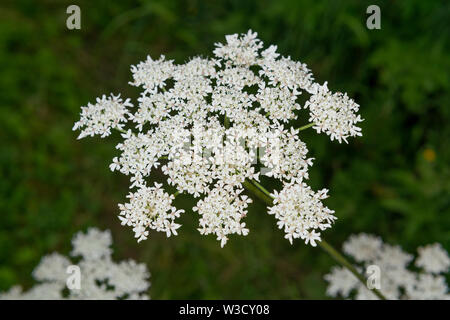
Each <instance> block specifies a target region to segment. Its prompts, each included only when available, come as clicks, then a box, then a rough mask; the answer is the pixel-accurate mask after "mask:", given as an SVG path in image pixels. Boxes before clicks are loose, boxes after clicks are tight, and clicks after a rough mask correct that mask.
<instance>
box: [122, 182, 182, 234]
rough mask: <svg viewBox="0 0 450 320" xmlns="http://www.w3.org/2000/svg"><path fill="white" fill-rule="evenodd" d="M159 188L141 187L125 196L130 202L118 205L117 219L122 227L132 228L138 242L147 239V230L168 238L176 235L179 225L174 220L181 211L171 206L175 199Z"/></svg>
mask: <svg viewBox="0 0 450 320" xmlns="http://www.w3.org/2000/svg"><path fill="white" fill-rule="evenodd" d="M161 186H162V185H160V184H157V183H155V186H154V187H142V188H140V189H139V190H138V191H137V192H135V193H130V194H129V195H128V196H127V198H129V199H130V202H128V203H125V204H119V207H120V215H119V219H120V220H121V221H122V224H123V225H128V226H132V227H133V231H134V232H135V237H136V238H138V242H140V241H142V240H145V239H147V236H148V229H154V230H156V231H162V232H165V233H166V234H167V236H168V237H170V235H172V234H174V235H177V231H176V230H177V229H178V228H179V227H180V225H179V224H177V223H175V218H178V217H179V216H180V213H182V212H183V210H177V209H176V208H175V207H173V206H172V201H173V199H174V198H175V197H174V196H173V195H169V194H168V193H166V192H165V191H164V190H163V189H161Z"/></svg>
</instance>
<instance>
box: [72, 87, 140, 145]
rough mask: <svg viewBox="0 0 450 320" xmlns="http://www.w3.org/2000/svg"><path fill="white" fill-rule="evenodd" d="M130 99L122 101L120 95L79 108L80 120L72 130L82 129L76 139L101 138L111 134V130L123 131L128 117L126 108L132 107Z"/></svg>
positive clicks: (98, 99) (103, 98) (104, 98)
mask: <svg viewBox="0 0 450 320" xmlns="http://www.w3.org/2000/svg"><path fill="white" fill-rule="evenodd" d="M132 106H133V105H132V104H131V103H130V99H126V100H125V101H123V100H122V99H121V98H120V95H117V96H114V95H111V96H110V97H108V98H107V97H106V96H105V95H103V96H102V98H101V99H100V98H97V103H96V104H91V103H88V105H87V107H81V116H80V120H79V121H78V122H76V123H75V125H74V126H73V130H77V129H82V130H81V133H80V135H79V136H78V139H82V138H84V137H86V136H91V137H93V136H94V135H101V137H102V138H104V137H106V136H109V135H110V134H111V129H123V126H124V123H125V122H127V119H126V116H127V115H129V112H128V109H127V107H132Z"/></svg>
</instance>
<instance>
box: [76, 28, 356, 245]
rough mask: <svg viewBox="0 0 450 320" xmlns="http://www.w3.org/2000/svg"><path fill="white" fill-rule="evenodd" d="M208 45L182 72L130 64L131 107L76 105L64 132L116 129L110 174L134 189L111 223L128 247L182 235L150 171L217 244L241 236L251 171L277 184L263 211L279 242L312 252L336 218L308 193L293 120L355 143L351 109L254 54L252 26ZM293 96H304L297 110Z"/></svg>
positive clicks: (322, 194) (293, 65)
mask: <svg viewBox="0 0 450 320" xmlns="http://www.w3.org/2000/svg"><path fill="white" fill-rule="evenodd" d="M215 46H216V48H215V50H214V51H213V53H214V56H213V58H203V57H195V58H193V59H191V60H190V61H188V62H186V63H184V64H181V65H177V64H175V63H174V62H173V61H172V60H167V59H166V58H165V57H164V56H161V57H160V58H159V59H156V60H155V59H152V58H151V57H150V56H149V57H147V59H146V60H145V61H143V62H141V63H139V64H137V65H136V66H132V67H131V71H132V75H133V81H131V82H130V84H131V85H133V86H137V87H140V88H142V90H143V91H142V93H141V96H140V97H139V99H138V103H137V106H135V107H132V106H131V103H130V101H129V99H126V100H122V99H121V98H120V97H119V96H113V95H111V97H109V98H105V97H102V98H101V99H97V103H96V104H88V106H87V107H83V108H82V113H81V119H80V121H78V122H77V123H76V124H75V126H74V130H76V129H80V130H81V134H80V135H79V138H83V137H85V136H93V135H100V136H101V137H105V136H107V135H109V134H110V133H111V131H110V129H111V128H112V129H117V130H119V131H121V135H122V138H123V141H122V142H121V143H119V144H118V145H117V149H118V150H119V151H120V155H119V156H117V157H115V158H114V159H113V161H112V163H111V165H110V168H111V170H112V171H120V172H121V173H123V174H125V175H129V176H130V188H133V189H135V190H136V189H137V190H136V191H134V192H131V193H130V194H129V195H128V198H129V202H128V203H125V204H120V205H119V206H120V215H119V218H120V220H121V221H122V224H123V225H127V226H130V227H132V228H133V231H134V233H135V237H136V238H137V240H138V241H141V240H145V239H147V237H148V235H149V230H150V229H153V230H156V231H161V232H165V233H166V234H167V236H171V235H172V234H175V235H176V234H177V232H176V230H177V229H178V228H179V227H180V224H178V223H176V222H175V219H176V218H177V217H179V215H180V214H181V213H183V210H178V209H176V208H175V207H174V206H173V204H172V201H173V199H174V195H169V194H167V193H166V191H164V189H163V188H162V185H159V184H155V185H153V186H149V185H147V181H146V179H147V178H148V177H149V176H150V174H151V172H152V170H153V169H155V168H160V169H161V171H162V172H163V173H164V174H165V175H166V177H167V182H168V184H169V185H171V186H174V187H175V188H176V190H177V193H187V194H190V195H193V196H194V197H196V198H200V199H199V201H198V202H197V204H196V206H195V207H194V211H197V212H198V213H199V215H200V216H201V218H200V223H199V231H200V232H201V233H202V234H214V235H215V236H216V237H217V240H219V241H220V243H221V245H222V246H223V245H225V244H226V242H227V240H228V236H229V235H230V234H238V235H247V234H248V232H249V230H248V228H247V227H246V224H245V222H244V221H243V218H244V217H245V216H246V215H247V206H248V204H249V203H250V202H251V199H249V198H248V197H247V196H246V195H243V193H242V191H243V189H244V182H245V181H259V177H260V174H261V173H263V174H266V175H267V176H269V177H272V178H274V179H278V180H280V181H282V183H283V189H282V190H281V191H280V193H279V194H278V193H277V194H276V200H275V205H274V207H272V208H270V209H269V213H271V214H274V215H275V217H276V219H278V226H279V227H280V228H284V231H285V233H286V238H287V239H288V240H290V241H291V243H292V240H293V239H296V238H301V239H303V240H304V241H305V242H306V243H311V245H316V243H315V241H316V240H319V241H320V232H321V231H323V230H325V229H327V228H329V227H331V224H332V222H333V221H334V219H335V217H334V215H333V213H334V211H332V210H330V209H328V208H326V207H325V206H324V205H323V204H322V203H321V201H322V199H324V198H326V194H327V190H326V189H323V190H320V191H318V192H317V193H316V192H315V191H313V190H312V189H311V188H310V187H308V186H307V185H306V184H305V182H304V181H305V180H306V179H308V168H309V167H310V166H311V165H312V160H313V158H311V157H308V155H307V154H308V149H307V146H306V144H305V143H304V142H303V141H302V140H301V139H300V137H299V131H300V130H299V129H298V128H295V127H293V126H292V121H294V120H297V119H298V111H300V110H302V109H305V110H307V112H309V119H304V120H305V125H306V126H307V127H312V128H313V129H315V130H316V131H317V132H318V133H322V132H323V133H325V134H327V135H328V136H329V137H330V139H331V140H337V141H339V142H342V141H345V142H347V138H348V137H355V136H361V129H360V128H359V127H358V126H357V125H358V123H359V122H361V121H362V119H361V117H360V115H358V111H359V106H358V104H356V103H355V102H354V101H353V100H352V99H350V98H349V97H348V96H347V95H346V94H343V93H340V92H331V91H330V90H329V89H328V86H327V83H326V82H325V83H324V84H318V83H316V82H314V77H313V75H312V73H311V71H310V70H309V69H308V67H307V66H306V65H305V64H303V63H301V62H298V61H294V60H292V59H291V58H290V57H283V56H280V54H279V53H277V52H276V49H277V47H276V46H273V45H271V46H269V47H268V48H265V49H264V48H263V42H262V41H261V40H259V39H258V38H257V34H256V33H254V32H252V31H251V30H250V31H248V33H246V34H241V35H238V34H233V35H228V36H226V43H224V44H223V43H217V44H216V45H215ZM301 95H307V97H306V98H308V97H309V99H307V101H306V103H305V104H304V105H303V106H302V105H300V103H299V100H300V99H299V97H300V96H301ZM308 121H309V122H308ZM126 125H127V126H126ZM262 168H264V172H263V171H262Z"/></svg>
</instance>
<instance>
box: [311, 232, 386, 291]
mask: <svg viewBox="0 0 450 320" xmlns="http://www.w3.org/2000/svg"><path fill="white" fill-rule="evenodd" d="M319 246H321V247H322V249H323V250H325V251H326V252H327V253H328V254H329V255H330V256H332V257H333V258H334V259H335V260H336V261H337V262H339V263H340V264H342V265H343V266H344V267H345V268H347V269H348V270H349V271H350V272H351V273H353V275H354V276H355V277H356V278H358V280H359V281H361V283H362V284H364V285H365V286H366V287H367V285H366V279H365V278H364V277H363V276H362V275H361V274H360V273H359V272H358V270H356V269H355V267H353V266H352V264H351V263H350V262H348V260H347V259H346V258H345V257H344V256H343V255H342V254H340V253H339V252H338V251H337V250H336V249H334V248H333V247H332V246H331V245H330V244H329V243H328V242H326V241H325V240H323V239H322V240H321V241H319ZM369 290H372V291H373V293H374V294H375V295H376V296H377V297H378V298H380V299H381V300H386V297H385V296H384V295H383V294H382V293H381V292H380V291H379V290H378V289H376V288H373V289H369Z"/></svg>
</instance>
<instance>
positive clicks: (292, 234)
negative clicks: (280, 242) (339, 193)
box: [268, 183, 336, 247]
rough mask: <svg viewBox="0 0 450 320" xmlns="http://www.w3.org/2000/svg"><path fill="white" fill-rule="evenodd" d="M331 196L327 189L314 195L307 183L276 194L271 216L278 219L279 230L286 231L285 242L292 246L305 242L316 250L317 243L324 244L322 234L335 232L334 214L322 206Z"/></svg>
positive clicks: (270, 210) (294, 185)
mask: <svg viewBox="0 0 450 320" xmlns="http://www.w3.org/2000/svg"><path fill="white" fill-rule="evenodd" d="M327 192H328V190H327V189H322V190H320V191H318V192H314V191H313V190H312V189H311V188H310V187H309V186H307V185H306V184H305V183H302V184H287V185H285V186H284V188H283V190H281V191H280V192H279V193H278V192H276V191H275V193H274V194H273V197H274V201H273V203H274V206H273V207H270V208H269V212H268V213H269V214H273V215H275V218H276V219H277V220H278V222H277V225H278V227H279V228H280V229H283V230H284V232H285V233H286V235H285V238H286V239H288V240H289V241H290V242H291V243H292V241H293V239H298V238H301V239H302V240H305V243H306V244H308V243H311V245H312V246H313V247H315V246H316V241H320V231H323V230H325V229H327V228H331V224H332V223H333V221H334V220H335V219H336V217H335V216H334V215H333V213H334V211H333V210H330V209H328V208H327V207H325V206H324V205H323V204H322V200H323V199H326V198H327V197H328V195H327ZM317 231H319V232H317Z"/></svg>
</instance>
